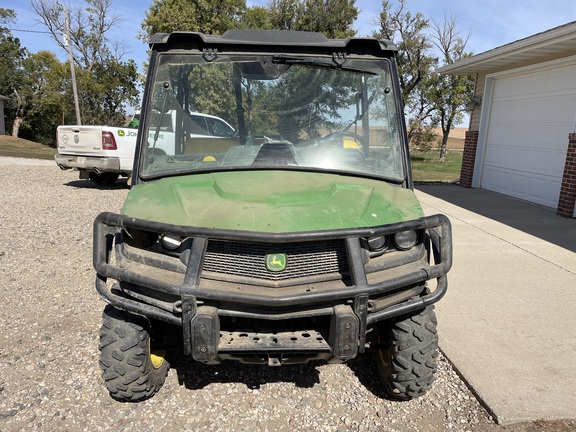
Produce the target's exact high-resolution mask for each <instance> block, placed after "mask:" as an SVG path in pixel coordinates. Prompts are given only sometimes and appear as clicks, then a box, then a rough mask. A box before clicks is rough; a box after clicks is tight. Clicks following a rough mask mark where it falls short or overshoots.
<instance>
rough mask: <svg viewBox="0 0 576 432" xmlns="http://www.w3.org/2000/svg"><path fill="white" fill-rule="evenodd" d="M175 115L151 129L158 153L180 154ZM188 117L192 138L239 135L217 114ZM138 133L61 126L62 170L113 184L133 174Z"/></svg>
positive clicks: (59, 162) (57, 158)
mask: <svg viewBox="0 0 576 432" xmlns="http://www.w3.org/2000/svg"><path fill="white" fill-rule="evenodd" d="M158 115H159V116H160V114H159V113H158ZM174 115H175V113H173V112H168V113H166V114H164V115H161V116H162V118H163V120H162V122H161V124H162V125H161V127H160V129H159V130H158V131H149V142H150V145H152V146H154V148H155V149H156V151H157V152H163V153H164V154H176V153H178V152H177V151H176V150H175V148H174V147H175V140H174V132H173V130H174V122H175V117H174ZM188 120H189V124H190V134H189V137H190V138H197V137H205V138H231V137H234V136H235V135H236V131H235V129H234V128H233V127H232V126H231V125H230V124H229V123H227V122H226V121H225V120H223V119H221V118H219V117H216V116H212V115H208V114H202V113H198V112H192V113H189V114H188ZM137 134H138V129H136V128H129V127H125V128H119V127H111V126H58V129H57V133H56V135H57V137H56V139H57V145H58V154H56V155H55V156H54V159H55V161H56V164H57V165H58V166H59V167H60V168H61V169H63V170H68V169H74V170H77V171H79V172H80V178H81V179H90V180H92V181H93V182H94V183H97V184H112V183H114V182H115V181H116V180H117V179H118V177H120V176H123V177H130V176H131V174H132V168H133V164H134V151H135V147H136V136H137ZM182 151H184V152H185V150H182Z"/></svg>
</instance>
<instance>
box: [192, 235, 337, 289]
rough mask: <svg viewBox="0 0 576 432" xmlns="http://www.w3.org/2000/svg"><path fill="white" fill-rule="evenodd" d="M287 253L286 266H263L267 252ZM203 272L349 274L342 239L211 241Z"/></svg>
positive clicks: (277, 277)
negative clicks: (273, 270)
mask: <svg viewBox="0 0 576 432" xmlns="http://www.w3.org/2000/svg"><path fill="white" fill-rule="evenodd" d="M269 254H284V255H286V268H285V269H284V270H283V271H280V272H272V271H269V270H268V269H267V268H266V255H269ZM203 271H207V272H213V273H220V274H225V275H232V276H240V277H249V278H255V279H263V280H268V281H283V280H287V279H294V278H301V277H311V276H319V275H325V274H330V273H340V274H342V275H344V274H347V273H348V259H347V257H346V246H345V244H344V241H343V240H326V241H318V242H303V243H285V244H265V243H244V242H228V241H221V240H210V241H209V242H208V249H207V251H206V255H205V258H204V267H203Z"/></svg>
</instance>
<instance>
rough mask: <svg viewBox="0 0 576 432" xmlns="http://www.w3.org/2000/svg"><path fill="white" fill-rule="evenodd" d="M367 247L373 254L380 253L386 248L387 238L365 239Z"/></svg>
mask: <svg viewBox="0 0 576 432" xmlns="http://www.w3.org/2000/svg"><path fill="white" fill-rule="evenodd" d="M366 241H367V242H368V247H369V248H370V250H371V251H373V252H380V251H382V250H384V249H386V247H387V246H388V238H387V237H386V236H383V235H382V236H374V237H368V238H367V239H366Z"/></svg>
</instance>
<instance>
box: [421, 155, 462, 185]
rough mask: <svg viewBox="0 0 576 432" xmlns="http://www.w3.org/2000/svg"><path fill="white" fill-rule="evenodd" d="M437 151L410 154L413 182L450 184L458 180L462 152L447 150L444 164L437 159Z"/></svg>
mask: <svg viewBox="0 0 576 432" xmlns="http://www.w3.org/2000/svg"><path fill="white" fill-rule="evenodd" d="M438 156H439V155H438V151H437V150H430V151H427V152H417V151H415V152H412V153H411V154H410V160H411V161H412V174H413V176H414V181H415V182H446V183H448V182H451V181H454V180H457V179H459V178H460V168H461V167H462V151H457V150H456V151H454V150H448V153H446V159H445V161H444V162H440V160H439V159H438Z"/></svg>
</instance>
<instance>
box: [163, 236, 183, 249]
mask: <svg viewBox="0 0 576 432" xmlns="http://www.w3.org/2000/svg"><path fill="white" fill-rule="evenodd" d="M161 241H162V246H164V247H165V248H166V249H168V250H176V249H178V248H179V247H180V246H181V245H182V238H181V237H178V236H174V235H172V234H162V237H161Z"/></svg>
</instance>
